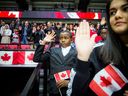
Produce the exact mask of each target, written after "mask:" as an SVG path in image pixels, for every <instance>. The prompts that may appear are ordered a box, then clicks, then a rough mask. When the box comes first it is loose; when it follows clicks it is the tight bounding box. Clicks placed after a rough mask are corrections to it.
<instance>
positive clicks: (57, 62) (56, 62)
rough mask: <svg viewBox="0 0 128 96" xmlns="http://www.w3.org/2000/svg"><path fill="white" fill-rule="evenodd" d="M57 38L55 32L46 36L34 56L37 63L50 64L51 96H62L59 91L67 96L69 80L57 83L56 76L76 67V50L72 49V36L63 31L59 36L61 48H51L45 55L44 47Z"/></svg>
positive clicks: (63, 95)
mask: <svg viewBox="0 0 128 96" xmlns="http://www.w3.org/2000/svg"><path fill="white" fill-rule="evenodd" d="M54 37H55V32H51V33H48V34H46V37H45V38H44V39H43V40H40V45H39V46H38V47H37V49H36V51H35V55H34V61H35V62H43V61H49V62H50V96H60V93H59V90H60V92H61V93H62V96H66V90H67V85H68V82H69V80H67V79H66V80H60V81H58V82H56V81H55V78H54V74H56V73H59V72H62V71H66V70H71V68H73V67H75V63H76V56H77V54H76V50H75V49H74V48H73V47H71V43H72V34H71V32H68V31H62V32H61V33H60V36H59V42H60V45H61V47H59V48H55V47H54V48H51V49H50V50H49V51H47V52H45V53H44V54H43V50H44V45H45V44H46V43H48V42H51V41H52V40H53V39H54Z"/></svg>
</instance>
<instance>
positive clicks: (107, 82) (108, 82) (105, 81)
mask: <svg viewBox="0 0 128 96" xmlns="http://www.w3.org/2000/svg"><path fill="white" fill-rule="evenodd" d="M100 80H102V82H101V83H100V85H101V86H102V87H107V86H109V85H111V84H112V83H111V81H112V79H111V78H110V77H107V78H105V77H104V76H100Z"/></svg>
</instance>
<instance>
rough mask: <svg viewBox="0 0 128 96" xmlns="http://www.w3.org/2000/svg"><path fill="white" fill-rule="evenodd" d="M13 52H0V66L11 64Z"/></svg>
mask: <svg viewBox="0 0 128 96" xmlns="http://www.w3.org/2000/svg"><path fill="white" fill-rule="evenodd" d="M12 62H13V51H9V52H6V51H0V64H12Z"/></svg>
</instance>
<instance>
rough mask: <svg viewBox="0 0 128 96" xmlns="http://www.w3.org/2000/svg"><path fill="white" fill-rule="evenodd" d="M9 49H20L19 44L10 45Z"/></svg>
mask: <svg viewBox="0 0 128 96" xmlns="http://www.w3.org/2000/svg"><path fill="white" fill-rule="evenodd" d="M8 49H18V45H8Z"/></svg>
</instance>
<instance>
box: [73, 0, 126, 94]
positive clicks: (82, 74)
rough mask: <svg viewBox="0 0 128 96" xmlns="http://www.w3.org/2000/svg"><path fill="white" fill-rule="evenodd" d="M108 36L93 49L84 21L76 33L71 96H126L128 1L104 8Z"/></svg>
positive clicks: (119, 0)
mask: <svg viewBox="0 0 128 96" xmlns="http://www.w3.org/2000/svg"><path fill="white" fill-rule="evenodd" d="M106 15H107V17H106V19H107V26H108V30H109V33H108V36H107V38H106V41H105V44H104V45H103V46H100V47H96V48H94V47H93V46H94V45H95V42H94V41H95V37H96V36H97V35H96V34H93V35H92V36H91V37H90V28H89V23H88V22H87V21H83V22H81V23H80V26H79V28H78V29H77V32H76V39H75V44H76V49H77V52H78V53H77V54H78V55H77V65H76V74H75V77H74V80H73V85H72V94H71V96H123V95H125V96H128V91H127V90H128V84H127V83H128V67H127V66H128V47H127V45H128V0H110V1H108V3H107V6H106Z"/></svg>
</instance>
